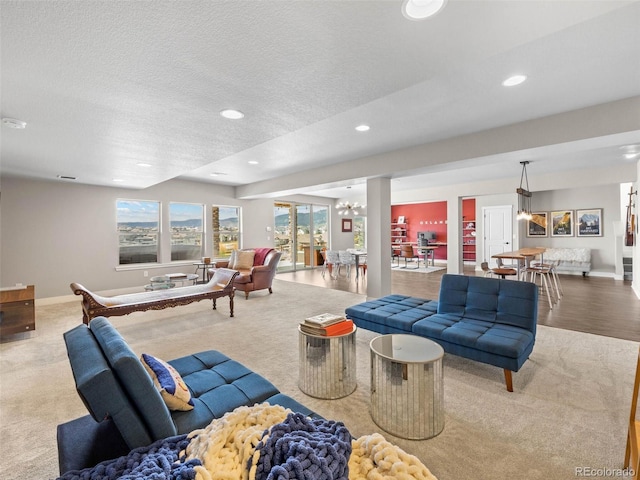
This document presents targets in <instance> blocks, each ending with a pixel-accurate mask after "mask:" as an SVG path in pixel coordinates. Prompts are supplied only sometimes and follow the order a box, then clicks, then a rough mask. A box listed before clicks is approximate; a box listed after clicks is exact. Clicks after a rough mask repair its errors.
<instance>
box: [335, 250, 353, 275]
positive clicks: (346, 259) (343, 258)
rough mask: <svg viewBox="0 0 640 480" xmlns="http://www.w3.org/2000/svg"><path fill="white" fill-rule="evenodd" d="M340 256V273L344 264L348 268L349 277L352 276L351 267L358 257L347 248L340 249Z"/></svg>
mask: <svg viewBox="0 0 640 480" xmlns="http://www.w3.org/2000/svg"><path fill="white" fill-rule="evenodd" d="M338 257H339V259H340V265H339V266H338V273H340V268H341V267H342V266H343V265H344V266H345V268H346V269H347V278H351V267H352V266H355V264H356V257H354V256H353V254H352V253H350V252H347V251H346V250H340V251H338Z"/></svg>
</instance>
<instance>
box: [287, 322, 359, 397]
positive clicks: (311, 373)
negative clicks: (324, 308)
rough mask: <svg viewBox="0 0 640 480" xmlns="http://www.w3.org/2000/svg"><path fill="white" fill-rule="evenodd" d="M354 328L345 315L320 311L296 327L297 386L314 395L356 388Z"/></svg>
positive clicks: (341, 393) (342, 394)
mask: <svg viewBox="0 0 640 480" xmlns="http://www.w3.org/2000/svg"><path fill="white" fill-rule="evenodd" d="M356 330H357V327H356V326H355V325H354V324H353V322H352V321H351V320H347V319H346V318H345V317H344V316H340V315H333V314H322V315H317V316H314V317H309V318H306V319H305V320H304V321H303V322H301V323H300V325H299V326H298V332H299V334H298V338H299V340H298V346H299V347H298V348H299V379H298V386H299V387H300V390H302V391H303V392H304V393H306V394H307V395H310V396H312V397H316V398H324V399H330V400H331V399H336V398H342V397H346V396H347V395H349V394H351V393H353V391H354V390H355V389H356V386H357V382H356V335H355V334H356Z"/></svg>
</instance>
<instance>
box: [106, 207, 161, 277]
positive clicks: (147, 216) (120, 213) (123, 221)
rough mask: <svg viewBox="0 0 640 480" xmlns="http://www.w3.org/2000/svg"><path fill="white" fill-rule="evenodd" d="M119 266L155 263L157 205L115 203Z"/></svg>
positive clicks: (157, 229)
mask: <svg viewBox="0 0 640 480" xmlns="http://www.w3.org/2000/svg"><path fill="white" fill-rule="evenodd" d="M116 211H117V224H118V247H119V257H120V265H124V264H129V263H156V262H157V261H158V236H159V234H160V202H154V201H144V200H117V201H116Z"/></svg>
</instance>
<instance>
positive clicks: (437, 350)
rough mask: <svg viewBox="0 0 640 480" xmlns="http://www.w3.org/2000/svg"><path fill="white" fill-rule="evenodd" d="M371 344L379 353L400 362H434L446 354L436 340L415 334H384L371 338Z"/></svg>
mask: <svg viewBox="0 0 640 480" xmlns="http://www.w3.org/2000/svg"><path fill="white" fill-rule="evenodd" d="M370 346H371V350H373V351H375V353H376V354H377V355H379V356H381V357H384V358H386V359H388V360H393V361H396V362H400V363H427V362H434V361H436V360H439V359H441V358H442V357H443V356H444V349H443V348H442V347H441V346H440V345H438V344H437V343H436V342H434V341H433V340H429V339H428V338H423V337H418V336H415V335H404V334H397V333H393V334H390V335H382V336H380V337H376V338H374V339H373V340H371V344H370Z"/></svg>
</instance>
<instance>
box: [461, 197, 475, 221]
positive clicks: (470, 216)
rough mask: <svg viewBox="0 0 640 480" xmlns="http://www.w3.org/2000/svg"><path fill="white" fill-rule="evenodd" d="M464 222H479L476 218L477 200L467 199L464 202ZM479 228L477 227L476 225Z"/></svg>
mask: <svg viewBox="0 0 640 480" xmlns="http://www.w3.org/2000/svg"><path fill="white" fill-rule="evenodd" d="M462 220H465V221H467V222H469V221H477V220H478V219H477V218H476V199H475V198H465V199H464V200H462ZM476 228H477V225H476Z"/></svg>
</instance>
